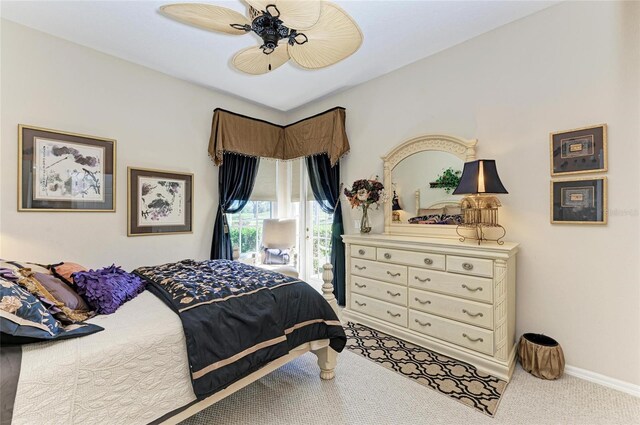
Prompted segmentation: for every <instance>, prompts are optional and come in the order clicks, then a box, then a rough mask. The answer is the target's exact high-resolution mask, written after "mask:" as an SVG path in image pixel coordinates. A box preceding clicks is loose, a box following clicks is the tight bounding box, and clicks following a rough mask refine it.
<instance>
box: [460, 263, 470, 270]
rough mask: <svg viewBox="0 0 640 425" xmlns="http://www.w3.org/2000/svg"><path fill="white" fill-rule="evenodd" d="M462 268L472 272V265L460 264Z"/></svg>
mask: <svg viewBox="0 0 640 425" xmlns="http://www.w3.org/2000/svg"><path fill="white" fill-rule="evenodd" d="M462 268H463V269H465V270H467V271H469V270H473V264H471V263H462Z"/></svg>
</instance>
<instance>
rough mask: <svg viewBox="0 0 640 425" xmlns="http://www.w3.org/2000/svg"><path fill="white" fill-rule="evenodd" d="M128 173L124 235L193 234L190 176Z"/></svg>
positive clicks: (143, 171) (137, 170)
mask: <svg viewBox="0 0 640 425" xmlns="http://www.w3.org/2000/svg"><path fill="white" fill-rule="evenodd" d="M127 171H128V195H127V199H128V204H129V205H128V207H129V208H128V220H127V221H128V230H127V235H129V236H142V235H158V234H165V233H171V234H176V233H191V232H192V231H193V228H192V220H193V174H185V173H177V172H173V171H161V170H151V169H146V168H132V167H129V168H128V170H127Z"/></svg>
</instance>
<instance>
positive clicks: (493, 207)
mask: <svg viewBox="0 0 640 425" xmlns="http://www.w3.org/2000/svg"><path fill="white" fill-rule="evenodd" d="M460 206H461V208H462V214H463V224H459V225H458V226H457V227H456V233H457V234H458V236H460V242H464V241H465V240H467V239H473V240H477V241H478V245H480V243H481V242H482V241H492V242H496V243H497V244H498V245H502V244H504V241H503V240H502V239H503V238H504V237H505V236H506V234H507V230H506V229H505V228H504V227H502V226H501V225H500V224H498V207H500V206H501V204H500V201H499V200H498V198H497V197H495V196H493V195H481V194H477V195H469V196H466V197H464V198H463V199H462V201H461V202H460ZM490 229H496V230H497V231H499V232H501V234H502V235H501V236H500V237H497V238H496V237H493V238H492V237H488V236H487V232H488V233H495V231H493V230H490ZM498 229H499V230H498ZM461 232H465V233H467V234H464V233H461ZM469 233H471V235H469Z"/></svg>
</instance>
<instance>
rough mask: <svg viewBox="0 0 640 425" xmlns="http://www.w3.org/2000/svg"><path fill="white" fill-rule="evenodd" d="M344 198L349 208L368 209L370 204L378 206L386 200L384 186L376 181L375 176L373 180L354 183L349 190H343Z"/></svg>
mask: <svg viewBox="0 0 640 425" xmlns="http://www.w3.org/2000/svg"><path fill="white" fill-rule="evenodd" d="M344 196H346V197H347V199H348V200H349V203H350V204H351V208H357V207H364V208H368V207H369V206H370V205H372V204H376V206H379V205H380V204H381V203H382V202H385V200H386V195H385V192H384V186H383V185H382V183H380V182H379V181H378V177H377V176H376V178H375V179H361V180H356V181H354V182H353V185H351V189H347V188H345V189H344Z"/></svg>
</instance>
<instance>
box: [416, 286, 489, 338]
mask: <svg viewBox="0 0 640 425" xmlns="http://www.w3.org/2000/svg"><path fill="white" fill-rule="evenodd" d="M409 308H413V309H415V310H420V311H423V312H425V313H430V314H435V315H438V316H444V317H448V318H449V319H453V320H457V321H460V322H465V323H470V324H472V325H476V326H481V327H483V328H487V329H489V330H492V329H493V306H492V305H490V304H483V303H479V302H475V301H468V300H463V299H461V298H453V297H450V296H448V295H441V294H436V293H435V292H427V291H420V290H419V289H409Z"/></svg>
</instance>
